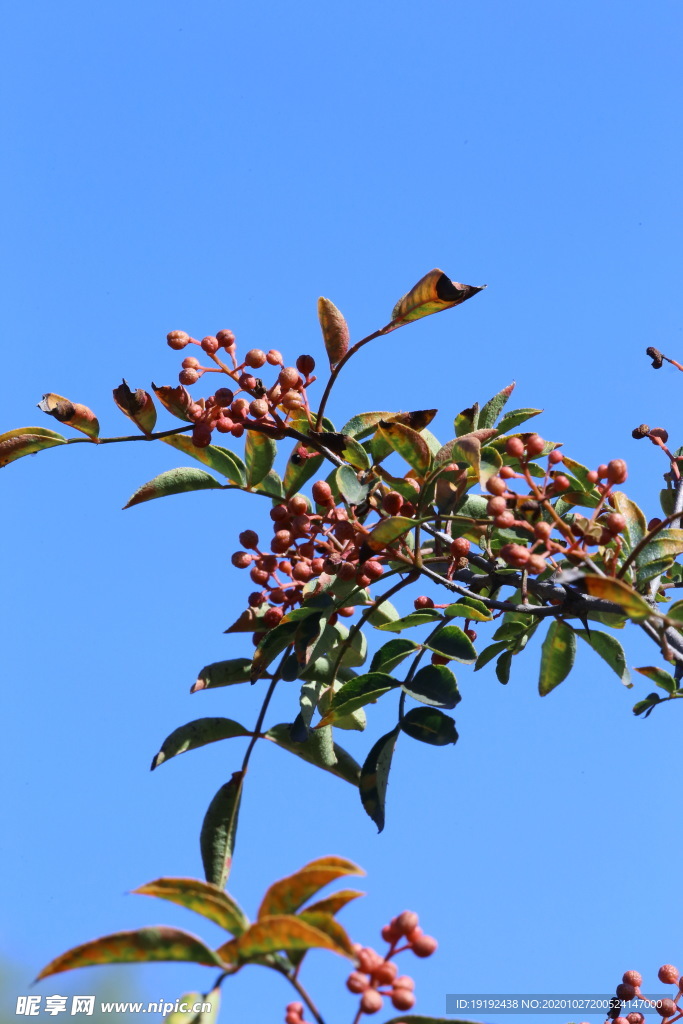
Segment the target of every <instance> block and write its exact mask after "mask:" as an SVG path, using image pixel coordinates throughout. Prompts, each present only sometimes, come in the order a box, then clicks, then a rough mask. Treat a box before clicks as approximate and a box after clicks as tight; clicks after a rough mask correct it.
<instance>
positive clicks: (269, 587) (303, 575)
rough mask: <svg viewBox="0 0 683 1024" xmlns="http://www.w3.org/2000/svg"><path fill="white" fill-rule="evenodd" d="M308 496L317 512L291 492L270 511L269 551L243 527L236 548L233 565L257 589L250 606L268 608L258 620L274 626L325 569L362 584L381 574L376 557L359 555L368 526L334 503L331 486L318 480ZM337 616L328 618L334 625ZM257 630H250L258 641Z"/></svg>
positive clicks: (349, 611)
mask: <svg viewBox="0 0 683 1024" xmlns="http://www.w3.org/2000/svg"><path fill="white" fill-rule="evenodd" d="M313 498H314V500H315V501H316V503H317V505H318V507H320V508H322V512H320V513H318V512H314V511H312V509H311V507H310V506H309V503H308V500H307V499H306V498H305V497H304V496H303V495H301V494H295V495H294V497H292V498H290V499H289V501H287V502H286V503H282V504H279V505H275V506H274V507H273V508H272V509H271V510H270V518H271V520H272V523H273V536H272V538H271V541H270V551H263V550H262V549H261V547H260V540H259V536H258V534H257V533H255V532H254V530H244V531H243V532H242V533H240V535H239V541H240V544H241V545H242V547H243V548H245V549H246V550H241V551H235V552H234V553H233V555H232V564H233V565H235V566H236V567H237V568H238V569H249V574H250V576H251V579H252V581H253V582H254V583H255V584H257V586H259V587H260V588H261V589H260V590H258V591H255V592H254V593H252V594H250V595H249V599H248V603H249V606H250V607H251V608H259V609H260V610H261V611H262V612H263V605H264V604H266V603H267V604H268V608H267V609H266V611H265V614H264V616H263V624H264V626H267V627H268V628H269V629H272V628H273V626H277V624H278V623H279V621H280V619H281V618H282V617H283V615H285V614H286V613H287V612H288V611H290V610H291V609H292V608H294V607H295V606H296V605H297V604H299V603H300V602H301V600H302V598H303V589H304V586H305V584H306V583H308V581H309V580H311V579H313V578H314V577H317V576H320V574H321V573H323V572H325V573H327V574H328V575H331V576H338V577H339V578H340V579H343V580H353V581H354V582H355V583H356V584H357V585H358V586H359V587H367V586H369V585H370V584H371V583H374V582H375V580H378V579H380V577H381V576H382V575H383V573H384V566H383V565H382V563H381V562H380V561H379V560H378V559H377V558H370V559H367V560H364V561H362V560H361V550H360V549H361V545H362V543H363V540H364V537H365V535H366V533H367V531H366V530H365V529H364V528H363V527H362V526H361V525H360V524H359V523H357V522H355V521H354V520H353V518H352V517H351V514H350V513H349V512H348V511H347V510H346V509H345V508H337V507H336V506H335V502H334V497H333V495H332V490H331V488H330V485H329V484H328V483H326V482H325V481H324V480H317V481H316V482H315V483H314V485H313ZM353 612H354V609H353V607H349V608H341V609H340V611H339V614H341V615H345V616H348V615H353ZM335 621H336V619H335V618H334V617H333V618H332V619H331V620H330V622H331V624H332V625H334V622H335ZM262 635H263V634H262V633H260V632H259V633H256V634H255V635H254V640H255V642H258V641H259V640H260V639H261V637H262Z"/></svg>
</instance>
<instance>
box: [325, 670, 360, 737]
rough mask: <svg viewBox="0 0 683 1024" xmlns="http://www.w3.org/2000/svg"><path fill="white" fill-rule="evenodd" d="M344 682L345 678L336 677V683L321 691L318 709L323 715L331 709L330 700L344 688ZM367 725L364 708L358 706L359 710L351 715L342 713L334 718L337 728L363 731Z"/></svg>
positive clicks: (352, 676)
mask: <svg viewBox="0 0 683 1024" xmlns="http://www.w3.org/2000/svg"><path fill="white" fill-rule="evenodd" d="M347 671H349V670H347ZM350 678H354V675H353V674H352V675H351V677H350ZM344 682H345V680H342V679H336V680H335V681H334V683H331V684H330V685H329V686H327V687H326V688H325V689H324V691H323V692H322V693H321V695H320V700H319V701H318V711H319V712H320V714H321V716H322V715H326V714H327V712H328V711H329V709H330V702H331V701H332V698H333V697H334V695H335V693H337V691H338V690H340V689H341V688H342V686H343V685H344ZM366 725H367V718H366V716H365V711H364V710H363V708H358V710H357V711H353V712H352V713H351V714H350V715H342V716H341V717H339V718H335V720H334V726H335V729H347V730H351V731H352V732H363V731H364V730H365V727H366ZM329 728H330V729H331V728H332V727H331V726H330V727H329Z"/></svg>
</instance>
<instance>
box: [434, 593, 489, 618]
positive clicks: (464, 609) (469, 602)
mask: <svg viewBox="0 0 683 1024" xmlns="http://www.w3.org/2000/svg"><path fill="white" fill-rule="evenodd" d="M443 613H444V615H445V616H446V618H447V619H456V618H457V619H472V620H473V621H474V622H491V621H492V619H493V616H492V615H491V612H490V611H489V609H488V608H487V607H486V605H485V604H484V602H483V601H477V600H476V598H473V597H460V598H458V600H457V601H456V602H455V604H449V605H448V607H447V608H444V611H443Z"/></svg>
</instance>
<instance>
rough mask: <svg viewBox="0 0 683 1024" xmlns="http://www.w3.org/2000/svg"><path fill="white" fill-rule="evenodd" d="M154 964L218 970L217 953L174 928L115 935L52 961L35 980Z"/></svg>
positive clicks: (218, 958)
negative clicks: (95, 969)
mask: <svg viewBox="0 0 683 1024" xmlns="http://www.w3.org/2000/svg"><path fill="white" fill-rule="evenodd" d="M154 961H185V962H190V963H195V964H205V965H206V966H207V967H221V966H222V961H221V959H220V957H219V956H218V955H217V953H214V952H213V950H211V949H208V948H207V947H206V946H205V945H204V943H203V942H202V941H201V939H198V938H197V937H196V935H190V933H189V932H184V931H180V929H178V928H165V927H163V926H159V927H157V928H138V929H136V930H135V931H130V932H116V933H115V934H113V935H105V936H103V938H101V939H94V940H93V941H92V942H84V943H83V945H82V946H74V948H73V949H70V950H68V951H67V952H66V953H62V955H61V956H58V957H57V958H56V959H55V960H52V961H51V962H50V963H49V964H48V965H47V967H43V969H42V971H41V972H40V974H39V975H38V977H37V978H36V981H41V980H42V979H43V978H49V977H50V976H51V975H53V974H61V973H62V972H63V971H72V970H74V968H76V967H94V966H95V965H97V964H131V963H152V962H154Z"/></svg>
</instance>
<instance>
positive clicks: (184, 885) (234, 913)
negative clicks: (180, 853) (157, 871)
mask: <svg viewBox="0 0 683 1024" xmlns="http://www.w3.org/2000/svg"><path fill="white" fill-rule="evenodd" d="M133 893H134V894H135V895H139V896H157V897H158V898H159V899H162V900H168V901H169V902H170V903H176V904H177V905H178V906H179V907H187V909H188V910H194V911H195V913H197V914H201V915H202V917H205V918H207V919H208V920H209V921H213V922H214V923H215V924H217V925H218V926H219V928H224V929H225V930H226V931H228V932H231V934H232V935H241V934H242V932H243V931H244V930H245V929H246V928H248V927H249V918H248V917H247V915H246V914H245V913H244V911H243V910H242V908H241V907H240V905H239V904H238V903H236V902H235V900H234V899H233V898H232V896H229V895H228V894H227V892H223V890H222V889H218V888H217V887H216V886H215V885H211V884H210V883H209V882H203V881H201V879H199V878H157V879H156V880H155V881H154V882H147V883H146V884H145V885H141V886H140V887H139V888H138V889H133Z"/></svg>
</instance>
